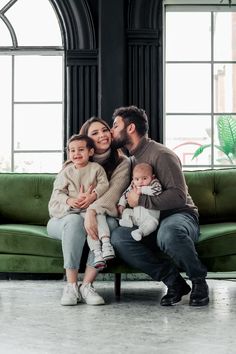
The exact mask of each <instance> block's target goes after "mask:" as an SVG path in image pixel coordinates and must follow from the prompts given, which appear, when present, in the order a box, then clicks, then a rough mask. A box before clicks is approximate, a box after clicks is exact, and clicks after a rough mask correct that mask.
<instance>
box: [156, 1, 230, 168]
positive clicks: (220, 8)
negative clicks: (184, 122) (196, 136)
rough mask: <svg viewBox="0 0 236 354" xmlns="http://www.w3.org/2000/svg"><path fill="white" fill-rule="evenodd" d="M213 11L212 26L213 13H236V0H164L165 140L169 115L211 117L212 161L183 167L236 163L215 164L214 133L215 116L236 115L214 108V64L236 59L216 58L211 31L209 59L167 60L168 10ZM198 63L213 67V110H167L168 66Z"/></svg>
mask: <svg viewBox="0 0 236 354" xmlns="http://www.w3.org/2000/svg"><path fill="white" fill-rule="evenodd" d="M195 11H197V12H206V11H208V12H209V11H210V12H211V28H214V26H213V13H214V12H235V13H236V0H232V2H231V6H229V3H228V1H227V2H226V3H222V4H219V1H216V0H207V1H203V0H190V1H188V0H177V1H176V0H164V1H163V142H164V144H166V141H167V128H166V118H167V117H168V116H185V115H186V116H189V115H191V116H203V115H207V116H210V117H211V137H210V139H211V147H210V149H211V163H210V164H209V165H206V164H196V165H195V164H194V163H193V164H191V165H190V164H186V165H185V164H183V169H202V168H204V169H208V168H210V169H214V168H232V167H235V165H230V166H229V165H225V164H215V151H214V135H215V128H214V125H215V124H214V122H215V117H216V116H219V115H233V116H236V112H234V111H230V112H226V111H225V112H220V113H219V112H216V111H215V108H214V99H215V97H214V93H215V92H214V65H215V64H222V63H224V64H236V60H221V61H217V60H214V34H213V31H211V58H210V60H208V61H203V60H196V61H193V60H192V61H191V60H182V61H181V60H166V13H167V12H195ZM194 63H196V64H198V63H207V64H210V67H211V102H210V106H211V111H210V112H199V113H194V112H182V113H180V112H167V110H166V66H167V65H168V64H194Z"/></svg>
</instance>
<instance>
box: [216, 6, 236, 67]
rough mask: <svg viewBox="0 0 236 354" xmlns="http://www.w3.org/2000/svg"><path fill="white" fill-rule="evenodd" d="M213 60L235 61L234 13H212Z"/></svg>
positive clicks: (235, 24)
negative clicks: (213, 27) (213, 26)
mask: <svg viewBox="0 0 236 354" xmlns="http://www.w3.org/2000/svg"><path fill="white" fill-rule="evenodd" d="M214 24H215V29H214V49H215V50H214V60H236V31H235V28H236V13H235V12H217V13H214Z"/></svg>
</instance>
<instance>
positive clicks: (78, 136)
mask: <svg viewBox="0 0 236 354" xmlns="http://www.w3.org/2000/svg"><path fill="white" fill-rule="evenodd" d="M76 140H77V141H85V142H86V147H87V148H88V149H89V150H91V149H95V145H94V141H93V139H91V138H90V137H89V136H87V135H85V134H74V135H72V136H71V137H70V139H69V140H68V141H67V144H66V151H67V153H68V152H69V145H70V143H72V141H76Z"/></svg>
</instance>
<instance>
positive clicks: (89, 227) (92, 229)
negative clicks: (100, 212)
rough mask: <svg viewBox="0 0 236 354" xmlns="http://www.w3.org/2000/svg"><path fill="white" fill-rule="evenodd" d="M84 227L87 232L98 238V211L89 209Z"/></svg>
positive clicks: (93, 237) (95, 238)
mask: <svg viewBox="0 0 236 354" xmlns="http://www.w3.org/2000/svg"><path fill="white" fill-rule="evenodd" d="M84 227H85V230H86V232H87V234H88V235H89V236H90V237H91V238H92V239H94V240H98V225H97V218H96V211H95V210H92V209H88V210H87V211H86V213H85V217H84Z"/></svg>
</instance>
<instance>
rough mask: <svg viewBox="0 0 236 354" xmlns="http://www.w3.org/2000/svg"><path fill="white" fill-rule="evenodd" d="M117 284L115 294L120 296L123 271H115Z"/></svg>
mask: <svg viewBox="0 0 236 354" xmlns="http://www.w3.org/2000/svg"><path fill="white" fill-rule="evenodd" d="M114 283H115V284H114V285H115V296H116V297H118V298H119V297H120V285H121V273H115V279H114Z"/></svg>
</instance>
